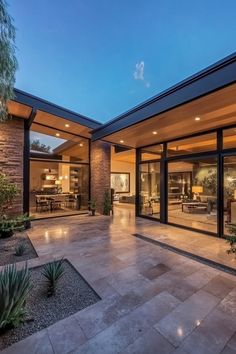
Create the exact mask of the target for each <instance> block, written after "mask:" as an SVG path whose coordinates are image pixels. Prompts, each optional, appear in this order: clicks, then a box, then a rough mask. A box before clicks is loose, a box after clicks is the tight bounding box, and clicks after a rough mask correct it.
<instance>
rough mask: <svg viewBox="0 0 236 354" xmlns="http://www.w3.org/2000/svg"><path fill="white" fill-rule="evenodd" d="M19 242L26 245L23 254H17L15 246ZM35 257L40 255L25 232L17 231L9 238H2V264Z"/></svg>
mask: <svg viewBox="0 0 236 354" xmlns="http://www.w3.org/2000/svg"><path fill="white" fill-rule="evenodd" d="M19 244H23V245H24V246H25V252H24V254H23V255H22V256H16V255H15V247H16V246H17V245H19ZM35 257H38V255H37V253H36V251H35V249H34V247H33V245H32V243H31V241H30V240H29V238H28V236H27V234H26V233H25V232H21V233H16V234H15V235H13V236H11V237H9V238H0V266H2V265H5V264H10V263H16V262H21V261H27V260H28V259H31V258H35Z"/></svg>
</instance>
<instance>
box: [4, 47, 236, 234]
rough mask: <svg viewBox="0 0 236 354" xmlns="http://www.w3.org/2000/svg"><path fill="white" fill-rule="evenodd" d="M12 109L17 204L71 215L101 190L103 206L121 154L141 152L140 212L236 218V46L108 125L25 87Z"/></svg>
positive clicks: (185, 220) (222, 228)
mask: <svg viewBox="0 0 236 354" xmlns="http://www.w3.org/2000/svg"><path fill="white" fill-rule="evenodd" d="M9 113H10V114H11V116H12V118H11V120H9V121H8V122H6V123H3V124H1V130H0V171H1V172H3V173H5V174H6V175H8V176H9V177H10V179H11V180H12V181H15V182H16V183H17V184H18V186H19V190H20V194H19V197H18V199H17V201H16V202H15V204H14V207H13V210H12V211H13V212H16V213H19V212H27V213H28V212H30V213H32V214H35V213H36V215H39V216H42V215H48V214H49V215H50V216H51V215H54V216H55V215H56V216H61V215H65V214H64V213H62V212H61V211H60V210H61V206H62V205H63V208H64V207H65V209H66V210H68V211H69V214H70V215H71V214H76V213H78V212H84V211H85V210H86V209H87V205H88V201H89V200H91V199H93V200H96V203H97V210H98V211H99V212H102V208H103V200H104V193H105V191H109V190H110V187H111V186H110V173H111V172H113V171H111V163H112V161H111V160H112V157H111V155H112V156H119V154H125V153H127V154H128V153H129V151H133V152H134V154H135V163H134V160H132V161H133V163H134V170H135V181H136V183H135V208H136V215H137V216H142V217H146V218H152V219H156V220H158V221H160V222H161V223H169V224H174V225H178V226H180V227H183V228H191V229H196V230H197V231H201V232H206V233H209V234H213V235H217V236H219V237H222V236H224V235H227V233H228V231H227V230H228V225H230V224H231V223H236V54H235V53H234V54H232V55H230V56H228V57H226V58H224V59H223V60H221V61H219V62H217V63H216V64H214V65H212V66H210V67H208V68H206V69H205V70H202V71H201V72H199V73H197V74H196V75H193V76H191V77H190V78H188V79H186V80H184V81H182V82H180V83H179V84H177V85H175V86H173V87H171V88H170V89H168V90H166V91H164V92H162V93H161V94H159V95H157V96H155V97H153V98H151V99H150V100H148V101H145V102H144V103H142V104H140V105H138V106H136V107H134V108H133V109H131V110H129V111H128V112H126V113H124V114H122V115H120V116H119V117H117V118H115V119H113V120H110V121H109V122H107V123H105V124H101V123H99V122H97V121H95V120H93V119H90V118H87V117H84V116H82V115H79V114H77V113H74V112H72V111H69V110H67V109H64V108H62V107H59V106H57V105H54V104H52V103H50V102H47V101H45V100H42V99H40V98H37V97H34V96H32V95H30V94H27V93H25V92H22V91H20V90H17V89H16V90H15V98H14V100H12V101H10V102H9ZM112 149H113V150H112ZM111 150H112V154H111ZM116 173H117V172H116ZM119 178H121V179H122V178H123V177H122V176H119ZM121 182H122V181H121ZM115 193H116V191H115ZM128 197H130V200H134V196H127V198H128ZM131 197H133V199H132V198H131ZM127 198H126V199H127ZM67 215H68V214H67Z"/></svg>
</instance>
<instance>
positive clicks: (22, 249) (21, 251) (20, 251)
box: [15, 243, 26, 257]
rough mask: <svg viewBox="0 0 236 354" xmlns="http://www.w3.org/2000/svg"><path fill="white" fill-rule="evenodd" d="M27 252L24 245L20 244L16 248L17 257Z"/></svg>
mask: <svg viewBox="0 0 236 354" xmlns="http://www.w3.org/2000/svg"><path fill="white" fill-rule="evenodd" d="M25 251H26V246H25V244H24V243H20V244H19V245H16V247H15V256H18V257H21V256H23V254H24V253H25Z"/></svg>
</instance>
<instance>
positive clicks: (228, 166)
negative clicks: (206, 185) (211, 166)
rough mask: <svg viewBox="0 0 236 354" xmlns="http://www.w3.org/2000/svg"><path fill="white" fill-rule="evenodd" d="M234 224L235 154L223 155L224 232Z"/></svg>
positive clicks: (235, 196) (235, 198)
mask: <svg viewBox="0 0 236 354" xmlns="http://www.w3.org/2000/svg"><path fill="white" fill-rule="evenodd" d="M230 224H235V225H236V156H226V157H224V234H225V235H227V234H229V230H228V226H229V225H230Z"/></svg>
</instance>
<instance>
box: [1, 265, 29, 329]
mask: <svg viewBox="0 0 236 354" xmlns="http://www.w3.org/2000/svg"><path fill="white" fill-rule="evenodd" d="M30 289H31V285H30V274H29V270H28V267H27V264H26V265H25V267H24V268H22V269H21V270H17V269H16V265H15V264H13V265H9V266H6V267H5V268H4V269H3V270H2V271H1V272H0V330H5V329H6V328H11V327H16V326H18V325H19V324H20V323H21V322H23V320H24V317H25V315H26V310H25V304H26V298H27V295H28V293H29V291H30Z"/></svg>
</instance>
